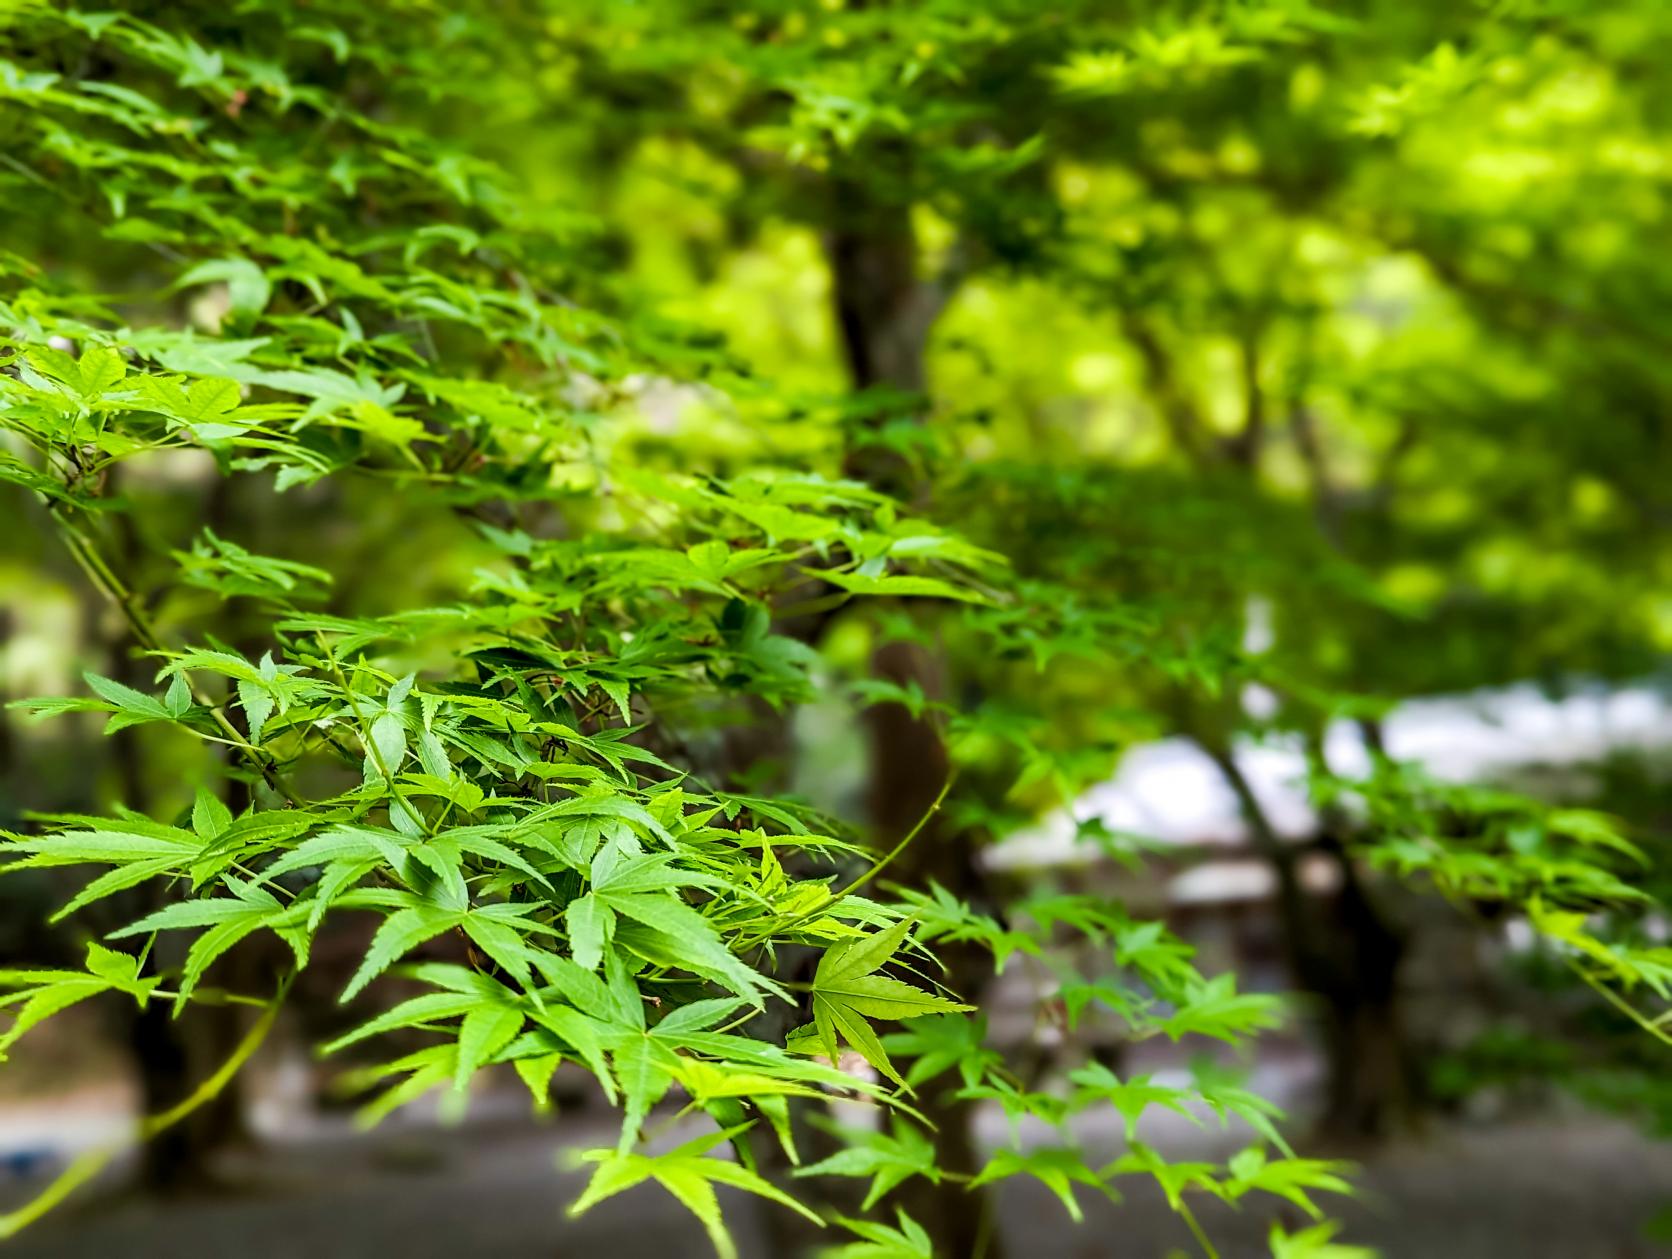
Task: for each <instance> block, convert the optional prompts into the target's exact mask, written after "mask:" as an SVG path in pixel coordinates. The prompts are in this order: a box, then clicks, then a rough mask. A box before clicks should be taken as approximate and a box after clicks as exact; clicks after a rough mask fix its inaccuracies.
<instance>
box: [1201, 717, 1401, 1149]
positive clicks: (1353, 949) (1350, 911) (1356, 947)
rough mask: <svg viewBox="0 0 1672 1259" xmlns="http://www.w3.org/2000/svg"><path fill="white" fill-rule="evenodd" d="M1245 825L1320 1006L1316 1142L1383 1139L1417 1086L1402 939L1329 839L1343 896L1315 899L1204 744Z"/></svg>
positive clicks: (1292, 950)
mask: <svg viewBox="0 0 1672 1259" xmlns="http://www.w3.org/2000/svg"><path fill="white" fill-rule="evenodd" d="M1202 746H1203V749H1204V750H1205V751H1206V752H1207V754H1208V755H1209V756H1210V757H1211V758H1212V759H1213V762H1214V764H1215V765H1216V766H1217V767H1218V768H1219V772H1220V775H1221V776H1222V777H1223V778H1224V779H1225V781H1226V783H1227V784H1228V785H1229V786H1230V788H1231V790H1232V791H1233V792H1234V793H1235V794H1236V797H1237V801H1238V804H1239V805H1240V807H1241V810H1242V814H1243V817H1244V819H1245V820H1246V822H1247V824H1248V828H1249V832H1250V834H1251V835H1252V837H1253V840H1254V847H1255V848H1256V850H1257V851H1259V852H1260V854H1261V855H1262V856H1263V857H1265V859H1266V860H1267V861H1268V862H1269V863H1270V864H1271V867H1272V870H1273V872H1274V873H1275V874H1276V877H1277V901H1278V917H1279V920H1280V923H1281V928H1282V933H1283V945H1284V951H1285V953H1286V955H1287V957H1288V960H1289V966H1290V971H1291V973H1292V974H1293V975H1294V978H1295V982H1296V984H1297V985H1298V986H1299V987H1300V988H1301V990H1302V991H1303V992H1305V993H1306V994H1308V995H1309V996H1311V997H1312V998H1314V999H1315V1001H1316V1007H1315V1012H1314V1013H1315V1017H1316V1019H1317V1022H1318V1033H1319V1037H1320V1039H1321V1040H1322V1042H1323V1049H1324V1055H1325V1062H1326V1066H1327V1069H1328V1076H1327V1080H1326V1084H1325V1096H1324V1107H1323V1110H1322V1112H1321V1114H1320V1115H1319V1118H1318V1130H1319V1134H1320V1136H1322V1137H1323V1138H1325V1139H1326V1140H1329V1141H1333V1142H1339V1143H1344V1144H1359V1143H1362V1142H1365V1141H1374V1140H1377V1139H1379V1138H1381V1137H1384V1136H1386V1135H1388V1134H1389V1133H1391V1132H1392V1131H1394V1130H1395V1129H1397V1128H1398V1127H1400V1126H1402V1125H1403V1124H1405V1123H1407V1122H1408V1121H1409V1119H1410V1118H1411V1115H1412V1112H1413V1109H1414V1102H1415V1097H1416V1090H1415V1088H1414V1084H1413V1082H1414V1079H1415V1073H1414V1071H1413V1069H1412V1063H1411V1061H1410V1052H1409V1046H1408V1042H1407V1039H1406V1037H1405V1035H1404V1032H1403V1028H1402V1025H1401V1019H1400V1011H1399V983H1398V980H1399V967H1400V963H1401V962H1402V961H1403V959H1404V956H1405V941H1404V937H1403V936H1402V935H1401V934H1400V932H1399V931H1398V930H1396V929H1395V928H1394V927H1393V926H1392V925H1391V924H1390V923H1389V922H1388V920H1387V918H1386V917H1385V915H1384V914H1383V913H1382V912H1381V910H1380V909H1378V907H1377V906H1376V904H1375V903H1374V902H1373V901H1372V900H1371V898H1370V896H1369V894H1368V892H1367V891H1366V889H1365V887H1364V885H1363V883H1362V881H1361V880H1360V878H1359V875H1358V870H1357V868H1356V866H1355V865H1354V863H1353V861H1352V858H1351V856H1350V855H1349V854H1348V853H1347V852H1346V851H1345V850H1344V849H1343V847H1342V846H1341V844H1340V843H1339V842H1337V841H1335V840H1334V839H1330V838H1326V839H1325V840H1324V841H1323V842H1322V843H1321V844H1319V845H1317V846H1314V847H1312V849H1311V850H1312V851H1319V850H1322V851H1323V852H1325V853H1327V854H1328V855H1329V856H1330V857H1331V859H1332V860H1333V861H1334V862H1335V865H1336V869H1337V871H1338V872H1339V876H1340V887H1339V890H1338V891H1336V892H1334V893H1326V894H1321V895H1315V894H1313V893H1311V892H1309V891H1308V890H1307V889H1306V887H1305V886H1304V884H1303V883H1302V881H1301V877H1300V861H1301V857H1302V855H1303V852H1304V851H1305V850H1304V849H1303V847H1302V846H1300V845H1296V844H1290V843H1286V842H1284V840H1283V839H1282V838H1281V837H1280V836H1278V835H1277V833H1276V832H1275V831H1274V830H1273V829H1272V827H1271V823H1270V822H1269V820H1268V819H1267V818H1266V815H1265V811H1264V810H1263V809H1262V808H1261V806H1260V802H1259V799H1258V798H1257V797H1256V796H1255V794H1254V791H1253V788H1252V787H1251V786H1250V784H1249V782H1248V779H1247V778H1246V776H1244V774H1243V772H1242V769H1241V767H1240V766H1238V765H1237V763H1236V759H1235V758H1234V757H1233V756H1232V755H1231V753H1230V752H1229V751H1228V750H1227V749H1224V748H1221V747H1216V746H1213V745H1211V744H1208V743H1203V745H1202Z"/></svg>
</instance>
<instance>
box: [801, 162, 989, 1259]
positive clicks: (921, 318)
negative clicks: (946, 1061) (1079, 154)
mask: <svg viewBox="0 0 1672 1259" xmlns="http://www.w3.org/2000/svg"><path fill="white" fill-rule="evenodd" d="M873 186H874V185H873V184H871V183H869V182H866V183H860V182H850V181H845V180H842V179H837V180H835V181H834V182H833V184H832V189H831V195H832V205H833V213H834V217H833V221H832V224H831V227H830V230H829V232H828V234H827V236H826V240H825V252H826V257H827V259H828V261H829V265H830V272H831V282H832V296H833V298H834V302H835V313H836V323H837V327H838V330H839V332H840V334H841V339H842V348H843V352H844V355H845V357H846V360H847V365H848V373H849V378H850V381H851V383H852V386H853V388H854V389H855V390H866V389H888V390H894V391H898V392H900V393H903V394H912V395H921V394H922V393H923V392H924V388H925V385H926V374H925V364H924V350H925V347H926V345H927V343H928V338H929V333H930V331H931V329H932V328H933V327H934V323H935V320H936V318H937V317H938V316H939V314H940V312H941V310H942V309H943V308H944V306H945V304H946V298H947V292H946V286H945V285H944V284H942V283H937V282H935V281H931V280H926V279H924V278H923V277H921V276H920V275H919V265H920V258H919V250H918V242H917V236H916V232H915V231H914V229H913V226H912V220H911V206H910V204H909V203H905V202H884V201H881V200H879V199H877V198H876V197H875V196H874V195H873V194H872V193H871V192H870V191H869V190H870V188H872V187H873ZM846 471H847V473H848V475H849V476H852V477H855V478H857V479H861V480H864V481H866V482H868V483H869V484H871V485H872V486H874V487H876V488H877V489H880V490H884V491H887V492H888V493H891V494H894V495H896V496H898V497H900V498H902V499H904V500H906V501H908V502H912V501H920V500H921V496H922V495H921V491H922V487H921V486H920V485H918V484H916V480H917V478H916V477H915V476H914V475H913V472H912V469H911V466H910V463H909V461H908V460H906V459H905V458H904V457H903V456H901V455H899V454H898V453H896V452H893V451H889V450H886V449H882V448H880V447H876V446H869V445H865V444H861V445H860V446H859V448H858V449H856V450H854V452H853V454H852V455H851V456H850V457H849V460H848V464H847V468H846ZM871 670H872V673H873V675H874V676H877V677H880V678H884V679H887V680H888V681H891V682H895V683H898V684H900V685H902V686H905V685H908V684H910V683H914V682H915V683H916V684H917V685H918V686H919V687H920V688H922V691H923V693H924V694H925V695H927V696H929V697H931V698H938V697H940V696H941V694H942V693H943V691H944V689H945V688H944V684H943V678H942V670H941V668H940V664H939V662H938V661H937V660H936V659H935V657H934V655H933V653H932V652H930V651H928V650H926V649H925V648H923V647H922V646H920V645H917V644H913V643H901V642H890V643H883V644H880V645H879V646H878V647H877V649H876V651H875V652H874V654H873V656H872V659H871ZM863 721H864V727H865V733H866V742H867V750H868V768H869V779H868V782H869V788H868V792H867V805H868V812H869V814H870V820H871V822H872V824H873V825H874V826H875V828H876V832H877V836H878V839H879V841H880V842H882V843H884V844H889V843H892V842H893V841H895V840H898V839H899V838H900V837H902V836H903V835H905V834H906V833H907V832H908V831H910V830H911V829H912V827H914V826H916V825H917V824H918V822H919V821H920V820H921V819H923V818H924V817H925V815H926V814H928V812H929V810H930V808H931V806H932V805H933V804H934V801H935V798H936V797H937V796H938V795H939V794H940V790H941V787H942V784H944V783H945V782H946V779H947V774H948V772H949V769H950V759H949V757H948V754H947V749H946V744H945V741H944V740H943V739H942V737H941V732H940V729H939V727H938V726H937V725H936V724H935V722H934V721H933V720H932V719H931V718H929V717H927V716H924V717H914V716H913V715H912V714H911V712H910V711H909V710H908V709H907V708H906V707H905V706H904V705H902V704H875V705H872V706H871V707H869V708H867V709H866V710H865V712H864V718H863ZM893 873H894V875H895V876H896V877H897V878H898V879H899V881H900V882H902V883H905V884H908V885H910V886H913V887H925V886H927V884H928V882H929V881H930V880H933V881H935V882H938V883H940V884H941V885H942V886H943V887H945V888H947V889H948V890H950V891H951V892H952V893H953V894H954V895H957V896H960V897H969V898H972V899H980V896H981V892H982V887H981V884H982V879H981V874H980V870H979V868H978V867H977V865H976V863H975V860H974V852H973V851H972V844H971V842H970V838H969V836H967V835H964V834H960V833H959V832H958V831H957V830H956V829H955V828H953V827H950V826H947V825H946V824H945V822H944V815H941V814H939V813H937V814H935V815H934V816H933V817H930V819H929V821H928V823H927V824H926V825H925V826H924V827H923V830H922V832H921V833H920V834H919V835H918V837H917V838H916V840H914V841H913V843H912V844H911V845H909V846H908V847H907V848H906V850H905V851H904V852H903V853H902V854H901V855H900V857H899V858H898V859H897V860H896V861H895V864H894V867H893ZM940 956H941V958H942V960H943V961H944V962H945V964H946V966H947V971H948V973H947V976H946V982H947V983H948V985H949V986H950V987H951V988H952V989H953V990H954V991H956V992H958V993H959V994H960V995H961V996H962V997H963V998H964V999H965V1000H968V1001H971V1002H977V1001H979V1000H980V994H981V989H982V987H983V986H984V984H985V983H986V981H987V979H988V977H989V975H990V973H991V961H990V959H987V958H985V957H983V956H982V955H981V953H980V951H979V950H977V949H974V948H971V947H969V946H967V945H966V946H943V947H942V949H941V952H940ZM919 1105H920V1106H921V1108H922V1110H923V1113H924V1115H925V1116H926V1117H927V1118H928V1119H929V1120H930V1121H931V1122H932V1123H933V1124H934V1125H935V1126H936V1129H937V1136H936V1143H937V1147H938V1161H939V1162H940V1165H941V1166H942V1167H943V1168H946V1169H947V1170H949V1171H953V1172H959V1173H966V1174H968V1173H973V1172H975V1171H977V1170H979V1168H980V1166H981V1160H980V1152H979V1151H978V1149H977V1148H976V1144H975V1141H974V1138H973V1135H972V1133H971V1131H970V1124H971V1117H972V1115H971V1108H970V1107H968V1106H954V1105H947V1104H946V1103H945V1102H944V1101H943V1100H942V1099H941V1096H940V1095H939V1094H931V1095H926V1096H925V1097H924V1098H923V1099H922V1100H921V1101H920V1103H919ZM899 1200H900V1202H901V1205H903V1206H904V1207H905V1209H906V1210H907V1211H908V1212H909V1213H910V1214H911V1215H912V1216H913V1217H914V1218H915V1219H916V1220H917V1221H918V1223H920V1224H922V1225H923V1227H924V1228H925V1229H927V1230H928V1231H929V1234H930V1236H931V1237H932V1238H933V1239H934V1241H935V1253H936V1254H937V1255H940V1254H945V1255H949V1256H950V1255H957V1256H960V1257H962V1256H973V1255H976V1254H978V1253H983V1246H984V1247H985V1249H984V1253H985V1254H986V1255H987V1256H988V1257H989V1259H997V1256H998V1255H999V1253H1000V1247H999V1244H998V1239H997V1232H996V1229H994V1228H993V1227H992V1219H991V1217H990V1215H989V1214H988V1213H989V1212H990V1211H991V1209H992V1208H991V1202H990V1195H988V1194H986V1193H984V1192H983V1193H977V1194H972V1193H971V1192H970V1191H969V1190H967V1189H964V1188H961V1187H959V1186H957V1185H954V1184H942V1185H932V1184H930V1183H929V1182H927V1181H926V1180H922V1179H916V1180H913V1181H911V1182H909V1183H908V1185H907V1186H905V1187H903V1188H902V1190H901V1191H900V1194H899ZM984 1234H985V1235H986V1236H985V1238H984V1236H983V1235H984Z"/></svg>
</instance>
